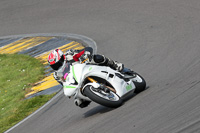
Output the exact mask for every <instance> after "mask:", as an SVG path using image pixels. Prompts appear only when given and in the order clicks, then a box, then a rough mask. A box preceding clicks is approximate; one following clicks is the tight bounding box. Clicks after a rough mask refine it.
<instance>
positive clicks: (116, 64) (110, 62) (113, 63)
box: [106, 58, 124, 72]
mask: <svg viewBox="0 0 200 133" xmlns="http://www.w3.org/2000/svg"><path fill="white" fill-rule="evenodd" d="M106 60H107V65H108V66H109V67H111V68H112V69H114V70H117V71H119V72H122V71H123V69H124V64H122V63H120V62H117V61H113V60H111V59H109V58H106Z"/></svg>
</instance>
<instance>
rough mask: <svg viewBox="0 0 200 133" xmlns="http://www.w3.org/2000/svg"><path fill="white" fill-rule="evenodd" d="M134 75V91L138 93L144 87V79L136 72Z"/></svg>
mask: <svg viewBox="0 0 200 133" xmlns="http://www.w3.org/2000/svg"><path fill="white" fill-rule="evenodd" d="M134 74H135V75H136V78H134V79H133V80H132V81H133V83H134V84H135V87H136V88H135V91H134V93H136V94H137V93H140V92H142V91H144V90H145V89H146V81H145V80H144V78H143V77H142V76H140V75H139V74H138V73H134Z"/></svg>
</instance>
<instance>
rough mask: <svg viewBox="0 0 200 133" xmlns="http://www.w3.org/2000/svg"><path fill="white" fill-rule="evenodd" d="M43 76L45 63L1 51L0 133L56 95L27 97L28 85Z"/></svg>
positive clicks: (29, 86)
mask: <svg viewBox="0 0 200 133" xmlns="http://www.w3.org/2000/svg"><path fill="white" fill-rule="evenodd" d="M42 78H44V66H43V64H42V63H41V62H40V61H39V60H37V59H35V58H33V57H30V56H28V55H20V54H0V132H4V131H6V130H7V129H9V128H10V127H12V126H14V125H15V124H17V123H18V122H19V121H21V120H22V119H24V118H25V117H27V116H28V115H30V114H31V113H32V112H34V111H35V110H37V109H38V108H39V107H40V106H42V105H43V104H44V103H46V102H47V101H48V100H49V99H51V98H52V97H53V95H54V94H52V95H43V96H38V97H34V98H31V99H28V100H24V95H25V93H26V89H27V88H31V87H32V86H31V85H33V83H35V82H37V81H39V80H40V79H42Z"/></svg>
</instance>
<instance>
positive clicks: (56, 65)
mask: <svg viewBox="0 0 200 133" xmlns="http://www.w3.org/2000/svg"><path fill="white" fill-rule="evenodd" d="M88 57H89V63H91V64H95V65H100V66H109V67H110V68H112V69H114V70H117V71H119V72H121V71H122V70H123V69H124V64H122V63H119V62H117V61H113V60H111V59H109V58H107V57H105V56H104V55H100V54H94V55H93V50H92V48H91V47H86V48H84V49H82V50H73V49H70V50H68V51H67V52H66V53H65V54H64V53H63V52H62V51H61V50H60V49H55V50H53V51H52V52H51V53H50V54H49V56H48V63H49V65H50V67H51V68H52V69H53V70H55V72H54V74H53V76H54V78H55V79H56V80H57V81H58V82H59V83H60V84H61V85H62V76H63V75H60V74H59V72H60V71H61V68H62V66H63V65H64V63H66V62H68V63H70V64H73V63H74V62H76V61H79V60H82V61H83V60H85V59H87V58H88Z"/></svg>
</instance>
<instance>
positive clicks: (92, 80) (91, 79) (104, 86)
mask: <svg viewBox="0 0 200 133" xmlns="http://www.w3.org/2000/svg"><path fill="white" fill-rule="evenodd" d="M87 79H88V80H89V81H90V82H92V83H93V82H95V83H98V82H97V81H96V80H94V79H93V78H91V77H87ZM101 85H102V84H101ZM102 87H103V88H108V89H109V90H111V91H112V92H114V93H116V90H115V89H114V88H111V87H109V86H106V85H102Z"/></svg>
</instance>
